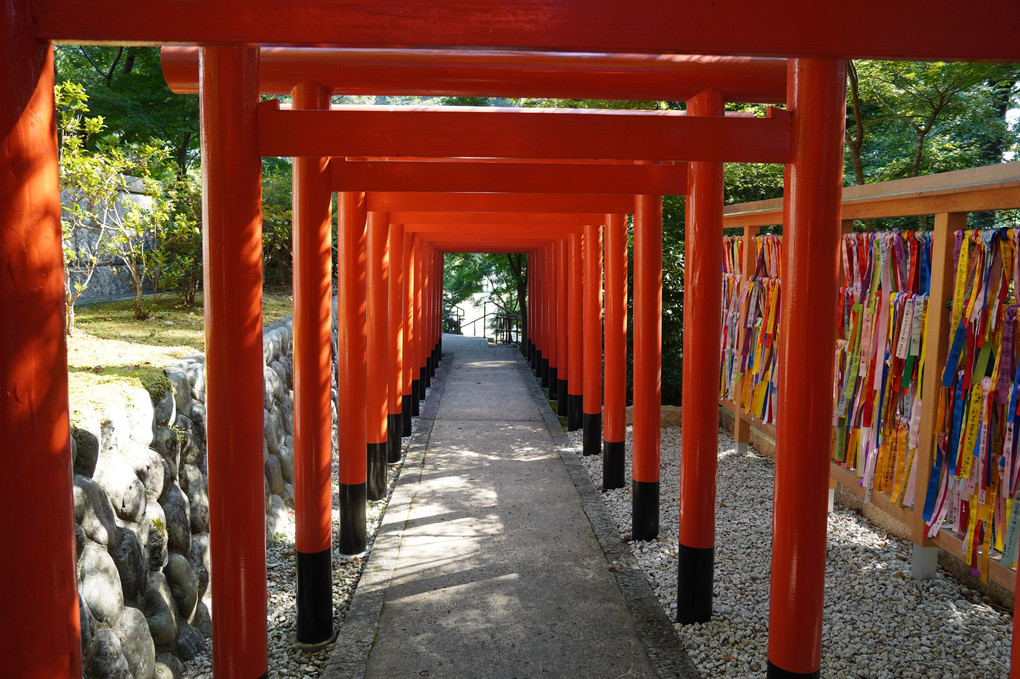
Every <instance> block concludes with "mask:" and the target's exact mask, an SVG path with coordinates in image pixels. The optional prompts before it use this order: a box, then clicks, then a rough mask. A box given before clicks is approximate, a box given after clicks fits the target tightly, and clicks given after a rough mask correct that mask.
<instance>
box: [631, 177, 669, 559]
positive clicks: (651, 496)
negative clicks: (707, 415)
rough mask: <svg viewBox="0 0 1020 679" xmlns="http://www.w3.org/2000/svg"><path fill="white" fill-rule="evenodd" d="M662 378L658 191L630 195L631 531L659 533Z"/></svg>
mask: <svg viewBox="0 0 1020 679" xmlns="http://www.w3.org/2000/svg"><path fill="white" fill-rule="evenodd" d="M661 379H662V197H661V196H646V195H639V196H637V197H636V198H635V200H634V456H633V470H632V472H631V475H632V478H633V495H632V501H633V512H632V516H631V522H632V535H633V538H634V539H635V540H652V539H654V538H655V537H656V536H657V535H658V534H659V422H660V419H661V411H660V393H661V385H662V382H661Z"/></svg>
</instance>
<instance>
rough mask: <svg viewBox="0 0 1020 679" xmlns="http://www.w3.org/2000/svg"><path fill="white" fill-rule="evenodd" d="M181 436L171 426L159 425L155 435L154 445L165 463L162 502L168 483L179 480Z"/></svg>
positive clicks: (160, 498)
mask: <svg viewBox="0 0 1020 679" xmlns="http://www.w3.org/2000/svg"><path fill="white" fill-rule="evenodd" d="M185 419H187V418H185ZM182 431H186V430H182ZM181 438H182V435H181V434H179V433H178V431H174V429H171V428H170V427H158V428H157V429H156V433H155V435H154V436H153V442H152V447H153V449H154V450H155V451H156V452H157V453H158V454H159V456H160V457H162V458H163V463H164V467H163V486H164V487H163V491H162V492H161V493H160V497H159V500H160V501H161V502H162V501H163V499H164V497H165V495H166V484H168V483H172V482H176V481H177V470H178V467H179V466H180V463H181Z"/></svg>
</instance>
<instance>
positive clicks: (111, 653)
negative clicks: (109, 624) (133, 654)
mask: <svg viewBox="0 0 1020 679" xmlns="http://www.w3.org/2000/svg"><path fill="white" fill-rule="evenodd" d="M85 672H86V675H87V676H89V677H91V679H134V676H133V675H132V674H131V667H130V666H129V665H128V662H127V658H125V657H124V652H123V651H122V650H121V648H120V641H119V640H118V639H117V637H116V636H115V635H114V634H113V632H111V631H110V630H108V629H100V630H99V631H98V632H97V633H96V646H95V650H94V652H93V654H92V662H91V663H89V666H88V667H87V668H86V670H85Z"/></svg>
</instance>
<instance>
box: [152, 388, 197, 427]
mask: <svg viewBox="0 0 1020 679" xmlns="http://www.w3.org/2000/svg"><path fill="white" fill-rule="evenodd" d="M189 391H190V387H189ZM175 419H177V399H176V398H175V397H174V390H173V388H172V387H171V389H170V390H169V391H167V392H166V393H165V394H163V397H162V398H161V399H159V403H157V404H156V405H155V406H153V420H152V423H153V425H154V428H153V433H155V427H167V426H169V425H171V424H173V423H174V420H175Z"/></svg>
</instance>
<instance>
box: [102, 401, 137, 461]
mask: <svg viewBox="0 0 1020 679" xmlns="http://www.w3.org/2000/svg"><path fill="white" fill-rule="evenodd" d="M130 439H131V423H130V422H128V416H127V409H126V407H125V406H124V405H123V401H122V402H121V403H120V404H118V405H114V406H111V407H109V408H107V409H106V410H105V411H104V412H103V419H102V421H101V422H100V429H99V461H98V462H97V468H98V465H100V464H102V461H103V455H104V454H106V453H109V452H114V451H120V450H123V449H124V446H126V445H127V442H128V441H129V440H130Z"/></svg>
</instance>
